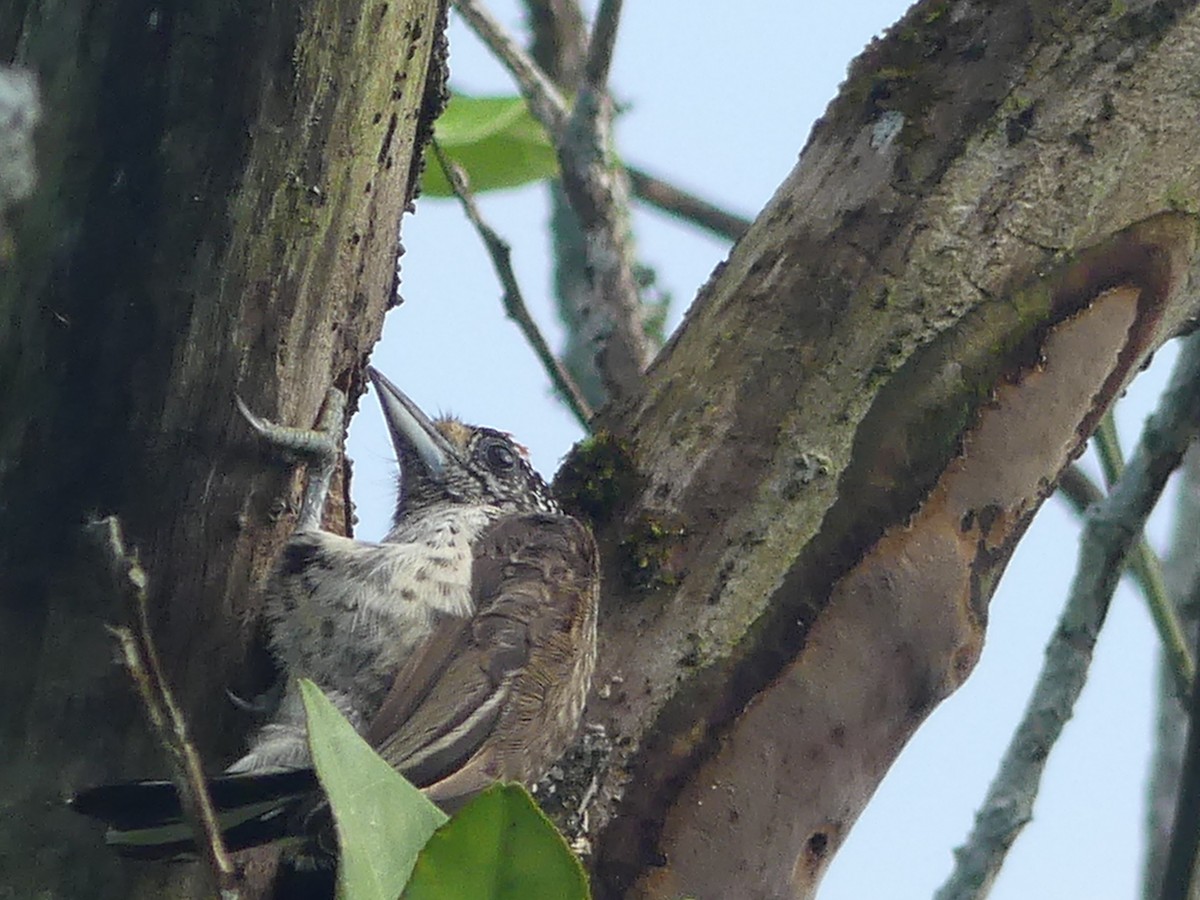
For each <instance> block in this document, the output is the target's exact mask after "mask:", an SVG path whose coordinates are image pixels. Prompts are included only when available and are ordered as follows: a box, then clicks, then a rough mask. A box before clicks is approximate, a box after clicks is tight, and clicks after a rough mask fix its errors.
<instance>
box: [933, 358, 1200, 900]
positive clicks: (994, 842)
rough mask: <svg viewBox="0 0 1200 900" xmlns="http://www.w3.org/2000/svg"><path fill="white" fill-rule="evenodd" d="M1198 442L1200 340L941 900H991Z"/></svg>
mask: <svg viewBox="0 0 1200 900" xmlns="http://www.w3.org/2000/svg"><path fill="white" fill-rule="evenodd" d="M1198 432H1200V336H1192V337H1190V338H1188V339H1187V340H1186V341H1185V343H1184V345H1183V350H1182V352H1181V353H1180V358H1179V362H1178V363H1177V364H1176V367H1175V372H1174V374H1173V375H1172V378H1171V384H1170V386H1169V387H1168V388H1167V390H1166V392H1165V393H1164V394H1163V397H1162V399H1161V401H1160V402H1159V406H1158V408H1157V409H1156V410H1155V412H1154V414H1153V415H1152V416H1151V417H1150V419H1149V420H1148V421H1147V423H1146V428H1145V431H1144V432H1143V434H1142V439H1141V441H1140V443H1139V445H1138V448H1137V451H1136V452H1135V453H1134V455H1133V458H1132V459H1130V461H1129V465H1128V467H1127V468H1126V470H1125V472H1124V474H1123V475H1122V477H1121V479H1120V480H1119V481H1118V482H1117V483H1116V484H1115V485H1114V486H1113V490H1112V492H1111V493H1110V494H1109V496H1108V497H1107V498H1106V499H1104V500H1102V501H1101V502H1100V503H1098V504H1096V505H1095V506H1093V507H1092V508H1091V509H1090V510H1089V512H1088V514H1087V521H1086V523H1085V525H1084V536H1083V543H1082V547H1081V550H1080V554H1079V563H1078V566H1077V568H1076V572H1075V579H1074V581H1073V583H1072V585H1071V591H1070V595H1069V597H1068V599H1067V605H1066V607H1065V609H1064V610H1063V614H1062V617H1061V618H1060V620H1059V624H1058V628H1057V629H1056V630H1055V633H1054V635H1053V637H1052V638H1051V639H1050V644H1049V646H1048V647H1047V648H1046V662H1045V665H1044V666H1043V668H1042V672H1041V674H1040V676H1039V678H1038V682H1037V685H1036V686H1035V688H1034V691H1033V694H1032V696H1031V697H1030V700H1029V705H1028V707H1027V708H1026V711H1025V715H1024V717H1023V719H1022V721H1021V723H1020V725H1019V726H1018V728H1017V730H1016V732H1015V734H1014V735H1013V738H1012V741H1011V742H1010V743H1009V746H1008V749H1007V750H1006V751H1005V753H1004V757H1003V759H1002V760H1001V763H1000V768H999V771H998V773H997V775H996V778H995V780H994V781H993V782H992V784H991V787H990V788H989V789H988V794H987V797H986V798H985V800H984V803H983V806H982V807H981V809H980V810H979V812H978V813H977V814H976V816H975V825H974V827H973V828H972V830H971V834H970V836H969V837H968V838H967V842H966V844H965V845H964V846H962V847H960V848H959V849H958V850H956V851H955V858H956V864H955V869H954V871H953V872H952V873H951V875H950V877H949V879H947V881H946V883H945V884H944V885H943V886H942V887H941V889H940V890H939V891H938V892H937V894H936V895H935V896H936V897H937V898H939V900H958V898H966V897H980V896H984V895H986V893H987V891H988V889H989V888H990V886H991V884H992V882H993V881H994V880H995V877H996V875H997V874H998V872H999V870H1000V866H1001V864H1002V863H1003V862H1004V858H1005V856H1006V854H1007V853H1008V849H1009V848H1010V847H1011V846H1012V844H1013V841H1015V840H1016V838H1017V835H1018V834H1020V832H1021V829H1022V828H1023V827H1024V826H1025V824H1026V823H1027V822H1028V821H1029V820H1030V818H1031V816H1032V812H1033V802H1034V799H1035V798H1036V796H1037V790H1038V785H1039V783H1040V781H1041V776H1042V771H1043V769H1044V768H1045V764H1046V760H1047V758H1048V757H1049V755H1050V751H1051V750H1052V749H1053V747H1054V743H1055V741H1057V739H1058V736H1059V735H1060V734H1061V733H1062V729H1063V726H1064V725H1065V724H1066V722H1067V720H1068V719H1069V718H1070V717H1071V714H1072V712H1073V710H1074V708H1075V703H1076V701H1077V700H1078V698H1079V694H1080V692H1081V691H1082V690H1083V685H1084V683H1085V681H1086V679H1087V670H1088V666H1089V664H1090V663H1091V658H1092V650H1093V648H1094V647H1095V644H1096V638H1097V637H1098V635H1099V632H1100V628H1101V626H1102V625H1103V624H1104V619H1105V616H1106V615H1107V613H1108V607H1109V603H1110V602H1111V600H1112V595H1113V591H1114V590H1115V589H1116V586H1117V582H1118V580H1119V579H1120V575H1121V570H1122V567H1123V565H1124V561H1125V557H1126V556H1127V555H1128V553H1129V551H1130V549H1131V548H1132V547H1133V546H1134V544H1135V543H1136V541H1137V538H1138V535H1140V534H1141V532H1142V528H1143V526H1144V525H1145V522H1146V518H1147V516H1149V514H1150V511H1151V510H1152V509H1153V508H1154V504H1155V503H1156V502H1157V501H1158V498H1159V496H1160V495H1161V493H1162V489H1163V487H1164V485H1165V484H1166V482H1167V478H1168V476H1170V474H1171V472H1173V471H1174V470H1175V468H1176V467H1178V465H1179V462H1180V460H1181V459H1182V458H1183V453H1184V451H1185V450H1186V449H1187V447H1188V445H1189V444H1190V443H1191V442H1192V440H1193V439H1194V438H1195V436H1196V434H1197V433H1198ZM1197 774H1200V770H1197ZM1197 787H1200V784H1198V785H1197ZM1198 796H1200V793H1198ZM1181 806H1182V804H1181ZM1197 821H1198V822H1200V819H1197ZM1197 834H1198V835H1200V832H1198V833H1197ZM1188 859H1189V861H1190V859H1191V857H1190V856H1189V857H1188ZM1169 881H1170V878H1169V877H1168V882H1169Z"/></svg>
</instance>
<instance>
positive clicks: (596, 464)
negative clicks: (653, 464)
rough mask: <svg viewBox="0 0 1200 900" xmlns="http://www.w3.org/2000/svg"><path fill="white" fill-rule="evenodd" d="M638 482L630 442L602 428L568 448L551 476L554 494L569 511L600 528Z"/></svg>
mask: <svg viewBox="0 0 1200 900" xmlns="http://www.w3.org/2000/svg"><path fill="white" fill-rule="evenodd" d="M640 481H641V479H640V478H639V477H638V473H637V468H636V467H635V466H634V463H633V452H632V450H631V448H630V446H629V442H628V441H626V440H624V439H623V438H619V437H617V436H616V435H614V434H612V433H611V432H608V431H601V432H598V433H597V434H595V435H593V436H592V437H590V438H587V439H585V440H582V441H580V442H579V443H578V444H576V445H575V446H574V447H572V448H571V452H570V453H568V454H567V458H566V460H564V461H563V464H562V467H561V468H560V469H559V470H558V474H557V475H555V476H554V496H555V497H556V498H557V499H558V502H559V503H561V504H562V507H563V509H564V510H566V511H567V512H568V513H569V514H571V515H573V516H576V517H578V518H581V519H586V520H587V521H589V522H590V523H591V524H592V526H593V527H594V528H599V527H600V526H602V525H605V524H607V523H609V522H611V521H612V520H613V519H614V518H615V517H616V515H617V513H618V512H619V511H620V509H621V508H622V507H624V506H625V505H626V504H627V503H628V502H629V500H630V499H632V498H633V497H634V496H636V494H637V492H638V487H639V484H640Z"/></svg>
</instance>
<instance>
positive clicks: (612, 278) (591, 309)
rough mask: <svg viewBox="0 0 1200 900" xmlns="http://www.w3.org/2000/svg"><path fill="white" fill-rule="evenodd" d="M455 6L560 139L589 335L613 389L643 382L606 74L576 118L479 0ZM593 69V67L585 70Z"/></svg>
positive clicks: (624, 391)
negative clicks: (579, 238)
mask: <svg viewBox="0 0 1200 900" xmlns="http://www.w3.org/2000/svg"><path fill="white" fill-rule="evenodd" d="M454 3H455V8H457V9H458V10H459V12H460V13H462V15H463V17H464V18H465V19H466V20H467V22H468V23H469V24H470V25H471V27H472V28H473V29H474V30H475V33H476V34H477V35H478V36H479V37H480V39H481V40H483V41H484V43H485V44H487V45H488V46H489V47H490V48H491V49H492V50H493V52H495V53H496V55H497V56H498V57H499V59H500V61H501V62H503V63H504V64H505V65H506V66H507V67H508V68H509V71H510V72H511V73H512V75H513V77H514V78H515V79H516V80H517V83H518V85H519V86H520V89H521V92H522V94H523V95H524V96H525V97H526V99H527V100H528V101H529V104H530V110H531V111H532V112H533V114H534V116H535V117H536V118H537V119H538V120H539V121H540V122H542V124H543V125H544V126H545V127H546V130H547V132H548V133H549V134H550V137H551V139H552V140H553V141H554V145H555V149H556V151H557V153H558V162H559V168H560V169H561V171H562V182H563V189H564V191H565V193H566V196H567V199H568V201H569V203H570V205H571V208H572V209H573V210H574V211H575V214H576V215H577V216H578V217H579V223H580V226H581V228H582V230H583V233H584V252H585V256H586V260H585V268H586V270H587V272H588V273H589V275H590V279H591V281H590V286H591V296H590V297H589V298H588V300H587V307H588V313H587V318H588V319H589V322H588V332H589V333H588V335H587V337H588V339H589V340H590V342H591V344H592V346H594V347H595V357H596V360H597V368H598V370H599V372H600V375H601V377H602V379H603V381H604V384H605V388H606V389H607V392H608V395H609V397H614V398H619V397H628V396H631V395H633V394H634V393H636V392H637V391H638V390H640V388H641V385H642V372H643V370H644V369H645V367H646V366H647V365H648V364H649V361H650V356H651V351H650V345H649V341H648V340H647V338H646V334H645V329H644V326H643V322H642V304H641V297H640V294H639V293H638V288H637V281H636V279H635V278H634V276H633V266H632V252H631V249H630V241H629V235H628V229H627V227H626V224H625V221H624V217H623V214H622V211H623V210H624V209H625V208H626V206H627V204H626V203H625V202H624V193H625V188H624V179H623V178H622V177H621V175H620V173H619V172H618V171H617V166H616V165H615V164H614V163H613V161H612V159H611V155H610V153H609V147H610V143H611V141H610V135H609V127H610V125H611V120H612V102H611V100H610V99H609V97H608V94H607V92H606V89H605V86H604V84H603V83H602V82H597V83H592V82H588V81H585V83H584V84H583V85H582V86H581V90H580V92H579V95H578V98H577V100H576V102H575V107H574V109H573V110H572V112H571V115H570V118H569V119H568V120H566V121H564V118H563V108H564V107H563V106H562V98H561V96H560V95H559V94H558V91H557V89H556V88H554V86H553V85H552V84H551V82H550V80H549V78H548V77H547V76H546V75H545V74H544V73H543V72H542V70H541V69H540V68H539V67H538V66H537V64H536V63H534V61H533V60H532V59H530V58H529V56H528V55H527V54H526V53H525V52H524V51H523V50H521V48H520V47H519V46H518V45H517V43H516V41H515V40H514V39H513V38H512V37H510V36H509V35H508V34H507V33H506V32H505V31H504V30H503V28H501V26H500V25H499V23H497V22H496V21H495V20H494V19H492V18H491V16H490V15H489V14H488V13H487V12H486V11H484V10H483V8H482V7H481V6H480V5H479V4H478V3H476V2H475V0H454ZM619 9H620V4H619V3H606V4H605V5H604V7H603V9H602V10H601V11H602V12H604V13H605V14H606V16H607V18H606V19H605V20H603V21H601V22H600V23H599V24H600V29H599V31H598V36H599V40H598V41H593V43H594V44H595V48H596V49H595V50H594V51H593V52H592V53H589V60H590V59H593V58H594V59H595V60H596V62H595V66H594V69H595V73H594V74H596V75H597V76H606V75H607V72H608V63H607V57H608V56H610V55H611V44H612V41H613V40H614V39H615V31H616V21H615V18H614V17H615V15H616V13H618V12H619ZM585 74H586V73H585Z"/></svg>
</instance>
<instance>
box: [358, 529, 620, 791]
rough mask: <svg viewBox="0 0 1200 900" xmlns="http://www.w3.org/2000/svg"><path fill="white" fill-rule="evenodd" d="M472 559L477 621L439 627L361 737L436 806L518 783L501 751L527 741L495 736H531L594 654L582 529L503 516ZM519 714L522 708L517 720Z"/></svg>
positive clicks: (456, 620) (588, 541)
mask: <svg viewBox="0 0 1200 900" xmlns="http://www.w3.org/2000/svg"><path fill="white" fill-rule="evenodd" d="M474 552H475V558H474V562H473V567H472V595H473V598H474V600H475V606H476V613H475V615H474V616H472V617H470V618H460V617H452V616H445V617H442V618H441V619H440V621H438V622H436V623H435V626H434V631H433V633H432V635H431V636H430V638H429V640H427V641H426V642H425V643H424V644H423V645H422V646H421V647H420V648H419V649H418V650H417V651H416V652H414V653H413V654H412V656H410V657H409V659H408V660H407V661H406V662H405V664H404V665H403V666H401V668H400V669H399V671H398V672H397V674H396V679H395V682H394V684H393V687H392V689H391V691H390V692H389V694H388V695H387V697H386V698H385V700H384V702H383V705H382V706H381V708H380V710H379V712H378V714H377V715H376V716H375V717H374V718H373V720H372V722H371V725H370V727H369V729H368V731H367V735H366V737H367V740H368V742H370V743H371V744H372V746H374V747H375V748H376V749H377V750H378V751H379V753H380V755H382V756H383V757H384V759H386V760H388V762H390V763H391V764H392V765H393V766H395V767H396V768H397V769H399V770H400V771H401V772H403V773H404V774H405V776H406V777H408V778H409V779H410V780H411V781H413V783H414V784H416V785H418V786H420V787H423V788H426V789H427V791H428V792H429V793H430V796H432V797H433V798H434V799H435V800H438V801H439V802H444V801H446V800H453V799H455V798H459V797H463V796H467V795H469V794H472V793H474V792H476V791H478V790H480V789H482V788H483V787H485V786H486V785H487V784H489V783H490V782H491V781H493V780H495V779H496V778H498V777H509V778H519V777H521V776H520V774H518V773H516V772H512V771H505V767H504V766H503V764H502V760H500V759H499V758H498V756H497V752H498V748H499V747H500V746H501V745H503V746H504V747H505V748H508V747H510V746H512V745H515V744H517V743H519V742H520V741H521V740H522V739H523V736H522V735H520V734H501V733H500V732H501V731H503V730H504V728H505V727H508V725H507V723H509V722H510V721H512V724H513V727H517V728H520V727H522V726H524V727H537V724H538V723H537V722H536V721H533V720H535V719H536V718H537V717H538V715H539V713H540V711H541V706H542V705H544V703H545V702H547V701H552V700H553V698H547V697H546V696H545V694H546V690H545V687H546V684H547V683H551V682H553V683H554V684H557V683H558V682H561V681H565V680H567V679H568V678H570V677H571V675H572V673H573V671H574V668H573V667H574V666H575V665H576V662H577V660H576V657H577V656H579V655H580V654H582V653H585V652H586V653H587V654H588V665H589V670H588V671H589V674H590V659H591V654H592V653H593V648H594V634H595V605H596V595H597V591H598V582H599V574H598V563H597V556H596V549H595V543H594V541H593V540H592V536H591V533H590V532H589V531H588V530H587V528H586V527H585V526H583V525H582V524H580V523H579V522H578V521H576V520H575V519H572V518H569V517H567V516H554V515H545V514H531V515H522V516H508V517H505V518H503V519H500V520H498V521H497V522H495V523H494V524H492V525H491V526H489V527H488V529H486V530H485V531H484V533H483V534H482V535H481V536H480V538H479V539H478V540H477V541H476V542H475V548H474ZM515 705H520V706H522V707H523V712H522V714H521V715H520V716H519V717H517V718H516V719H514V718H513V713H512V710H513V708H514V706H515ZM550 712H552V710H547V711H546V713H547V714H549V713H550ZM575 719H576V721H577V719H578V713H576V715H575ZM502 720H503V723H504V724H502ZM574 725H575V723H574V722H572V723H571V728H572V731H573V730H574ZM498 726H501V727H500V728H499V729H498Z"/></svg>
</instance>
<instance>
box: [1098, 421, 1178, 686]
mask: <svg viewBox="0 0 1200 900" xmlns="http://www.w3.org/2000/svg"><path fill="white" fill-rule="evenodd" d="M1094 438H1095V443H1096V451H1097V455H1098V456H1099V457H1100V466H1101V468H1102V469H1103V470H1104V480H1105V481H1106V482H1108V484H1109V485H1112V484H1115V483H1116V482H1117V480H1118V479H1119V478H1120V477H1121V475H1122V474H1123V473H1124V471H1125V456H1124V453H1122V451H1121V441H1120V439H1119V438H1118V437H1117V423H1116V421H1115V420H1114V419H1113V414H1112V410H1111V409H1110V410H1109V411H1108V412H1107V413H1105V414H1104V418H1103V419H1102V420H1101V421H1100V427H1099V428H1097V429H1096V434H1095V436H1094ZM1129 571H1130V573H1131V574H1132V575H1133V577H1134V579H1135V580H1136V581H1137V583H1138V585H1139V586H1140V587H1141V589H1142V594H1143V596H1144V597H1145V598H1146V606H1147V608H1148V609H1149V611H1150V618H1151V620H1152V621H1153V622H1154V627H1155V629H1156V630H1157V631H1158V639H1159V640H1160V641H1162V648H1163V657H1164V660H1165V662H1166V664H1167V666H1168V667H1169V669H1170V671H1171V676H1172V679H1173V680H1174V682H1175V696H1176V697H1177V698H1178V699H1179V701H1180V702H1181V703H1186V702H1187V697H1188V694H1189V693H1190V692H1191V689H1192V679H1194V678H1195V675H1196V664H1195V662H1194V661H1193V660H1192V654H1191V651H1190V650H1188V645H1187V638H1185V637H1184V636H1183V625H1182V624H1181V623H1180V620H1179V615H1178V614H1177V613H1176V611H1175V604H1174V603H1173V602H1172V601H1171V596H1170V592H1169V591H1168V590H1167V585H1166V581H1165V579H1164V578H1163V571H1162V563H1161V562H1160V561H1159V558H1158V554H1156V553H1155V552H1154V551H1153V550H1151V549H1150V545H1149V544H1148V543H1147V542H1146V539H1145V537H1140V538H1139V539H1138V542H1137V544H1136V545H1135V546H1134V548H1133V552H1132V554H1131V555H1130V558H1129Z"/></svg>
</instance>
